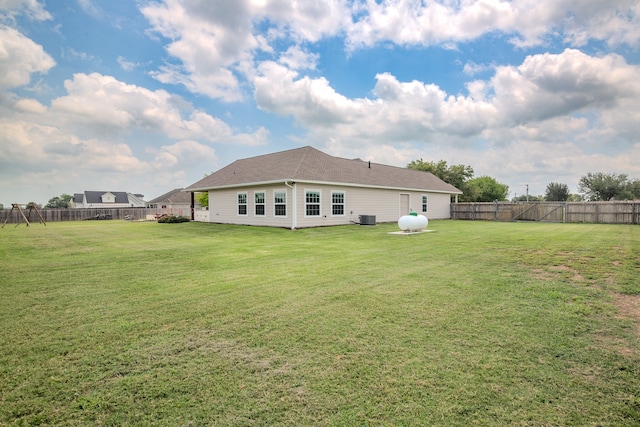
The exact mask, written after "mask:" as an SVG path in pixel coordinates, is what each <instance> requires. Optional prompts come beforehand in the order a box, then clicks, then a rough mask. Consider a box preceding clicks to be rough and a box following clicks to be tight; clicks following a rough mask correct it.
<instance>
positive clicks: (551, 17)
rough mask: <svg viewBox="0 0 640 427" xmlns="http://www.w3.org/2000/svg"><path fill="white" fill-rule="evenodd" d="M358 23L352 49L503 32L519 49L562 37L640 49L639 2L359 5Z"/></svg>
mask: <svg viewBox="0 0 640 427" xmlns="http://www.w3.org/2000/svg"><path fill="white" fill-rule="evenodd" d="M358 11H359V13H360V14H359V19H358V20H357V21H356V22H355V23H354V25H353V26H352V27H350V28H349V30H348V34H349V41H348V44H349V46H350V47H351V48H358V47H366V46H372V45H375V44H376V43H379V42H382V41H392V42H394V43H395V44H398V45H424V46H429V45H435V44H444V43H447V42H466V41H470V40H473V39H476V38H478V37H480V36H482V35H485V34H490V33H493V32H500V33H503V34H506V35H512V38H511V41H512V43H514V44H515V45H517V46H520V47H526V46H535V45H540V44H543V43H545V39H546V38H547V37H554V36H555V35H557V34H560V35H563V36H564V38H565V40H566V41H567V42H569V43H572V44H573V45H574V46H581V45H583V44H585V43H586V42H587V41H588V40H593V39H595V40H604V41H605V42H607V43H609V44H610V45H618V44H623V43H624V44H627V45H630V46H637V45H638V43H639V42H640V8H639V6H638V3H637V1H635V0H621V1H618V2H614V3H611V2H600V1H583V2H575V1H571V0H513V1H505V0H463V1H459V2H450V1H435V0H424V1H410V0H389V1H385V2H373V1H371V2H366V4H365V5H362V4H358Z"/></svg>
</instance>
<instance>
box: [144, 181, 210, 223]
mask: <svg viewBox="0 0 640 427" xmlns="http://www.w3.org/2000/svg"><path fill="white" fill-rule="evenodd" d="M192 194H193V193H190V192H188V191H185V190H184V189H183V188H175V189H173V190H171V191H169V192H168V193H165V194H163V195H161V196H158V197H156V198H155V199H153V200H150V201H148V202H147V208H150V209H156V213H158V214H170V215H182V216H186V217H187V218H189V217H190V216H191V195H192ZM200 207H201V206H200V203H198V202H197V201H195V208H196V209H199V208H200Z"/></svg>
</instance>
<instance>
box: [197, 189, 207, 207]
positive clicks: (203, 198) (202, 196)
mask: <svg viewBox="0 0 640 427" xmlns="http://www.w3.org/2000/svg"><path fill="white" fill-rule="evenodd" d="M196 200H197V201H198V203H200V205H201V206H202V207H203V208H206V207H209V192H208V191H207V192H204V193H196Z"/></svg>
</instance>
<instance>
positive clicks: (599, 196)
mask: <svg viewBox="0 0 640 427" xmlns="http://www.w3.org/2000/svg"><path fill="white" fill-rule="evenodd" d="M634 183H635V182H634V181H629V178H628V177H627V175H625V174H619V175H618V174H615V173H604V172H595V173H592V172H589V173H588V174H586V175H585V176H583V177H582V178H580V183H579V184H578V190H579V191H580V192H581V193H584V195H585V197H586V198H587V199H589V200H591V201H599V200H604V201H608V200H612V199H619V200H624V199H631V198H633V188H634Z"/></svg>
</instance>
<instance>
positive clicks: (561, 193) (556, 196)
mask: <svg viewBox="0 0 640 427" xmlns="http://www.w3.org/2000/svg"><path fill="white" fill-rule="evenodd" d="M570 194H571V192H570V191H569V186H568V185H567V184H561V183H559V182H550V183H549V184H547V189H546V191H545V193H544V198H545V200H546V201H548V202H566V201H567V199H568V198H569V195H570Z"/></svg>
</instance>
